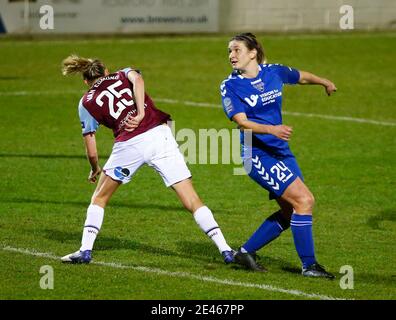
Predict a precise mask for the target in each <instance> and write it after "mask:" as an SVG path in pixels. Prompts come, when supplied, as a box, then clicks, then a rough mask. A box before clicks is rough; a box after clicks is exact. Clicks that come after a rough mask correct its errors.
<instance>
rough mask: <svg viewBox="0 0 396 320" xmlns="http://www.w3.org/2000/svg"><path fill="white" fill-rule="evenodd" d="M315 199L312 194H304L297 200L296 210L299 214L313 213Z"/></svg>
mask: <svg viewBox="0 0 396 320" xmlns="http://www.w3.org/2000/svg"><path fill="white" fill-rule="evenodd" d="M314 205H315V198H314V196H313V194H312V193H310V192H309V193H304V194H303V195H301V196H300V197H298V199H296V206H295V210H296V211H297V212H299V213H312V210H313V207H314Z"/></svg>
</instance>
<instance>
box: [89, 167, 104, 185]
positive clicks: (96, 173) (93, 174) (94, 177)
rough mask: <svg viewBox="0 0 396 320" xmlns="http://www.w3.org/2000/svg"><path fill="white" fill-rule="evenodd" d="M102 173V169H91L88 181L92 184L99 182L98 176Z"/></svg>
mask: <svg viewBox="0 0 396 320" xmlns="http://www.w3.org/2000/svg"><path fill="white" fill-rule="evenodd" d="M101 172H102V168H101V167H99V166H97V167H96V168H95V169H91V171H90V172H89V176H88V181H89V182H90V183H95V182H96V181H97V180H98V176H99V175H100V173H101Z"/></svg>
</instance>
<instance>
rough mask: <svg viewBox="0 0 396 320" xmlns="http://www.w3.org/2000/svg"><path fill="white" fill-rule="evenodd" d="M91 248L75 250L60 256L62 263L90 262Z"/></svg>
mask: <svg viewBox="0 0 396 320" xmlns="http://www.w3.org/2000/svg"><path fill="white" fill-rule="evenodd" d="M91 253H92V251H91V250H85V251H80V250H79V251H76V252H74V253H70V254H68V255H66V256H64V257H62V258H61V261H62V262H64V263H90V262H91V260H92V257H91Z"/></svg>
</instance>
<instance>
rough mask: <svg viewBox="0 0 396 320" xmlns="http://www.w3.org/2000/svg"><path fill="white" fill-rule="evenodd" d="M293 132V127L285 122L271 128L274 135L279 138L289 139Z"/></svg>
mask: <svg viewBox="0 0 396 320" xmlns="http://www.w3.org/2000/svg"><path fill="white" fill-rule="evenodd" d="M292 132H293V128H292V127H289V126H285V125H284V124H281V125H278V126H272V129H271V134H272V135H274V136H275V137H278V138H279V139H282V140H284V141H289V140H290V136H291V134H292Z"/></svg>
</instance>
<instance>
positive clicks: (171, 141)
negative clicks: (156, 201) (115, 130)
mask: <svg viewBox="0 0 396 320" xmlns="http://www.w3.org/2000/svg"><path fill="white" fill-rule="evenodd" d="M145 163H146V164H148V165H149V166H150V167H153V168H154V169H155V170H156V171H157V172H158V173H159V174H160V175H161V177H162V179H163V180H164V183H165V185H166V186H167V187H169V186H171V185H174V184H175V183H177V182H180V181H183V180H185V179H188V178H190V177H191V172H190V170H189V169H188V167H187V165H186V162H185V161H184V157H183V155H182V154H181V152H180V151H179V146H178V145H177V142H176V140H175V138H174V137H173V135H172V131H171V129H170V128H169V127H168V126H167V125H159V126H157V127H155V128H153V129H150V130H148V131H146V132H144V133H142V134H139V135H137V136H136V137H133V138H132V139H129V140H127V141H121V142H116V143H115V144H114V146H113V151H112V153H111V155H110V157H109V159H108V160H107V162H106V164H105V165H104V167H103V171H104V173H105V174H106V175H107V176H109V177H111V178H112V179H114V180H116V181H120V182H122V183H128V182H129V181H131V178H132V176H133V175H134V174H135V172H136V171H137V170H138V169H139V168H140V167H141V166H142V165H143V164H145Z"/></svg>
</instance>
